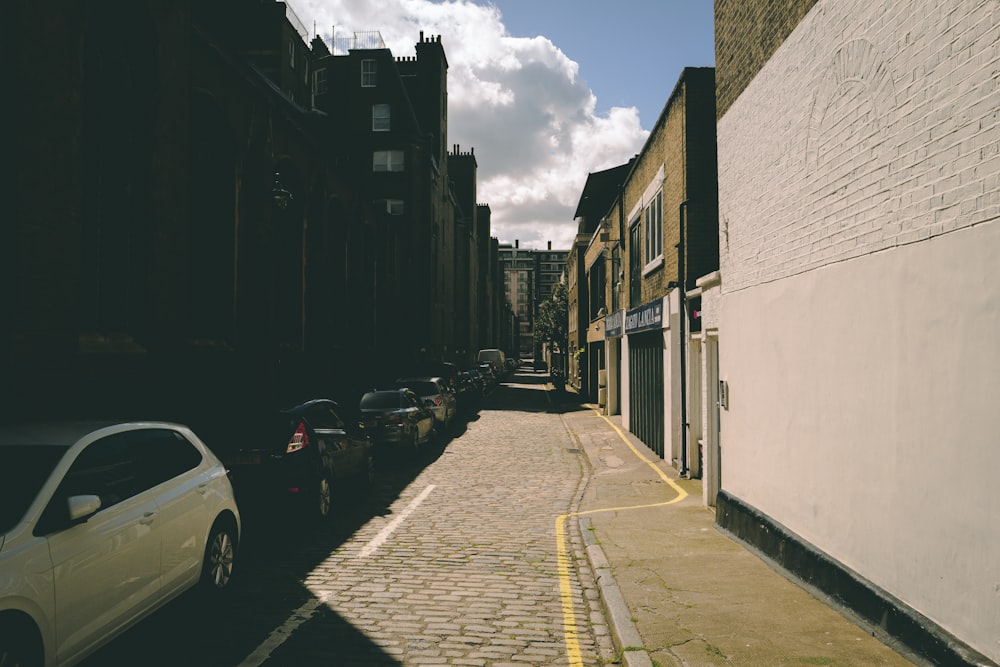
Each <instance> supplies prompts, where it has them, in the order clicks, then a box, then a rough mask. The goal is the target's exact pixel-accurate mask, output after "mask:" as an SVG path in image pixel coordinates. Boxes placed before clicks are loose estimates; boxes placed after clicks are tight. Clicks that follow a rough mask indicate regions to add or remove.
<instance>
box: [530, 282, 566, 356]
mask: <svg viewBox="0 0 1000 667" xmlns="http://www.w3.org/2000/svg"><path fill="white" fill-rule="evenodd" d="M568 327H569V301H568V299H567V292H566V284H565V283H558V284H556V286H555V287H554V288H553V289H552V296H551V297H549V298H548V299H546V300H545V301H543V302H542V303H541V305H539V307H538V316H537V317H536V318H535V338H536V339H538V340H540V341H542V342H543V343H555V344H556V345H558V346H559V349H560V350H565V349H566V348H567V340H566V337H567V329H568Z"/></svg>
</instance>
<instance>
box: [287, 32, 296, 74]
mask: <svg viewBox="0 0 1000 667" xmlns="http://www.w3.org/2000/svg"><path fill="white" fill-rule="evenodd" d="M288 65H289V66H290V67H291V68H292V69H295V40H293V39H289V40H288Z"/></svg>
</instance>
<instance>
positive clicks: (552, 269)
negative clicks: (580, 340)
mask: <svg viewBox="0 0 1000 667" xmlns="http://www.w3.org/2000/svg"><path fill="white" fill-rule="evenodd" d="M568 254H569V251H568V250H553V249H552V242H551V241H549V243H548V247H547V249H545V250H535V249H531V248H521V243H520V241H517V240H515V241H514V245H508V244H503V245H501V246H500V263H501V265H502V271H503V281H504V282H503V284H504V292H505V294H506V299H507V303H509V304H510V308H511V311H512V313H513V315H514V316H515V317H516V318H517V323H516V335H515V338H516V342H515V343H514V344H513V349H511V350H509V351H508V352H507V353H508V355H509V356H511V357H513V358H515V359H518V358H521V359H531V358H540V357H541V354H542V349H541V342H540V341H536V340H535V316H536V315H537V313H538V307H539V305H540V304H541V303H542V302H543V301H545V300H546V299H549V298H551V296H552V290H553V288H554V287H555V286H556V284H558V283H559V281H560V280H561V279H562V275H563V272H564V271H565V269H566V259H567V256H568Z"/></svg>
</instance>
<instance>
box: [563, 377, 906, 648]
mask: <svg viewBox="0 0 1000 667" xmlns="http://www.w3.org/2000/svg"><path fill="white" fill-rule="evenodd" d="M550 397H551V398H552V399H553V400H555V401H556V403H557V404H556V405H554V408H556V409H557V411H559V412H561V413H562V414H561V416H562V419H563V420H564V423H565V424H566V427H567V429H568V430H569V431H570V433H571V434H573V437H574V438H575V439H576V440H578V442H579V446H580V448H581V449H582V450H583V451H584V452H585V453H586V455H587V458H588V459H589V461H590V465H591V468H592V470H591V477H590V480H589V483H588V485H587V488H586V491H585V493H584V496H583V498H582V501H581V505H580V519H579V520H580V525H581V528H582V531H583V533H584V539H585V541H586V543H587V545H588V547H587V552H588V557H589V559H590V562H591V564H592V566H593V568H594V572H595V574H596V575H597V578H598V581H599V585H600V589H601V596H602V599H603V602H604V606H605V609H606V610H607V615H608V623H609V625H610V627H611V632H612V634H613V635H614V640H615V646H616V648H617V650H618V651H619V652H620V653H621V656H622V660H621V662H622V664H624V665H628V666H629V667H643V666H650V665H658V666H660V667H674V666H677V667H679V666H691V667H701V666H707V665H740V666H742V665H759V666H761V667H775V666H779V665H844V666H854V665H857V666H864V667H871V666H874V665H913V664H923V663H920V662H911V661H910V660H908V659H906V658H904V657H903V656H902V655H901V654H900V653H897V652H896V651H894V650H893V649H892V648H890V647H888V646H887V645H886V644H883V643H882V642H881V641H879V640H878V639H876V638H875V637H874V636H873V634H872V629H869V628H864V627H862V626H860V625H858V624H856V623H855V622H854V621H853V620H850V619H849V616H848V613H847V612H846V611H844V610H837V609H835V608H833V607H832V606H830V605H829V604H828V603H827V602H825V601H823V600H821V599H819V598H817V597H815V596H814V595H813V594H811V593H809V592H807V591H806V590H805V589H804V588H802V587H800V586H799V585H798V584H796V583H793V582H792V581H791V580H789V579H788V578H786V577H785V576H784V575H783V574H781V573H780V572H778V571H776V570H775V569H772V567H771V566H770V565H769V564H768V563H767V562H766V561H765V560H763V559H761V558H760V557H759V556H758V555H756V554H755V553H754V552H752V551H750V550H749V549H748V548H747V547H746V546H744V545H743V544H742V543H740V542H737V541H736V540H734V539H732V538H731V537H729V536H727V535H726V534H725V533H723V532H721V531H720V530H719V529H717V528H716V527H715V513H714V511H713V510H712V509H710V508H707V507H705V506H704V505H703V504H702V495H701V494H702V487H701V481H700V480H687V479H679V478H678V477H677V474H676V471H675V470H674V469H673V467H672V466H670V465H668V464H667V463H666V462H664V461H663V460H661V459H659V458H658V457H657V456H656V455H655V454H654V453H653V452H652V450H650V449H649V448H648V447H646V445H644V444H643V443H642V442H640V441H639V440H638V439H637V438H635V436H633V435H631V434H630V433H628V432H627V431H625V430H624V429H623V428H621V417H620V416H615V417H605V416H603V415H601V414H600V412H599V411H598V409H597V408H596V406H589V405H579V404H577V403H576V402H575V399H576V398H577V397H576V395H575V394H569V393H568V394H566V395H564V396H562V397H561V401H560V398H559V397H555V396H554V395H553V394H551V393H550Z"/></svg>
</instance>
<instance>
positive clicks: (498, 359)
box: [476, 348, 507, 380]
mask: <svg viewBox="0 0 1000 667" xmlns="http://www.w3.org/2000/svg"><path fill="white" fill-rule="evenodd" d="M476 360H477V361H478V363H480V364H482V363H488V364H490V365H492V366H493V370H494V372H495V373H496V376H497V380H499V379H500V378H501V377H502V376H503V374H504V372H505V371H506V370H507V355H506V354H504V352H503V350H498V349H496V348H488V349H483V350H479V354H478V355H477V357H476Z"/></svg>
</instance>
